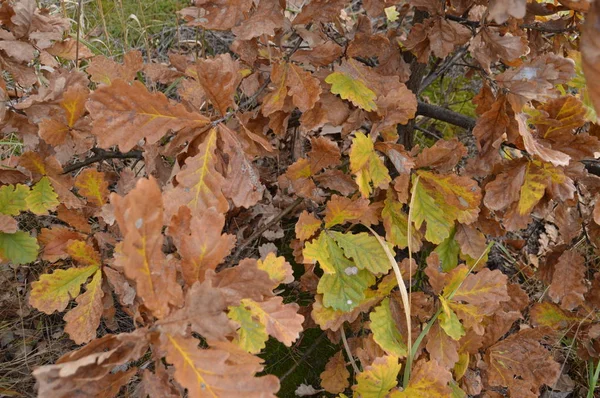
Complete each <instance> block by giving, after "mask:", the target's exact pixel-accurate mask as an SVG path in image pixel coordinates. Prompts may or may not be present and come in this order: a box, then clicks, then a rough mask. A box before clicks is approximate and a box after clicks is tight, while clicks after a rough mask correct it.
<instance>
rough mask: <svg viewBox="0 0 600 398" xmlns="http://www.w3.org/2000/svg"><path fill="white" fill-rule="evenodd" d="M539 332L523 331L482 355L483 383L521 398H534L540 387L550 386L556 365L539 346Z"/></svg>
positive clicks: (555, 372) (553, 378)
mask: <svg viewBox="0 0 600 398" xmlns="http://www.w3.org/2000/svg"><path fill="white" fill-rule="evenodd" d="M541 337H543V335H542V334H541V332H539V331H537V330H536V329H525V330H521V331H519V332H517V333H515V334H512V335H510V336H509V337H507V338H506V339H504V340H502V341H500V342H498V343H496V344H494V345H493V346H491V347H490V348H489V349H488V350H487V351H486V353H485V363H486V365H487V371H486V376H487V382H488V383H489V384H490V386H498V387H508V391H509V392H510V393H511V395H512V394H517V395H519V396H522V397H525V396H527V397H532V398H533V397H537V396H539V389H540V387H541V386H542V385H544V384H546V385H553V384H554V383H555V382H556V380H557V379H558V376H559V375H560V364H559V363H558V362H556V361H555V360H554V359H553V358H552V354H551V353H550V352H549V351H548V350H547V349H546V348H544V347H543V346H542V345H541V344H540V338H541Z"/></svg>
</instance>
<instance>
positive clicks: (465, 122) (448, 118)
mask: <svg viewBox="0 0 600 398" xmlns="http://www.w3.org/2000/svg"><path fill="white" fill-rule="evenodd" d="M417 115H421V116H427V117H430V118H432V119H436V120H441V121H442V122H446V123H450V124H453V125H455V126H459V127H462V128H465V129H467V130H470V129H472V128H473V127H475V119H473V118H471V117H469V116H465V115H463V114H461V113H458V112H454V111H453V110H450V109H446V108H442V107H441V106H438V105H431V104H426V103H424V102H421V101H419V105H418V107H417Z"/></svg>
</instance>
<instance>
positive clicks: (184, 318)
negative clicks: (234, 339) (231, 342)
mask: <svg viewBox="0 0 600 398" xmlns="http://www.w3.org/2000/svg"><path fill="white" fill-rule="evenodd" d="M226 310H227V303H226V301H225V296H224V295H223V293H222V292H221V291H220V290H219V289H217V288H214V287H212V286H211V285H210V283H208V282H206V281H204V282H202V283H200V282H196V283H194V284H193V285H192V286H191V287H190V288H189V289H188V290H187V292H186V294H185V304H184V306H183V307H182V308H180V309H178V310H175V311H173V312H172V313H171V314H169V316H167V317H166V318H164V319H161V320H160V321H158V322H157V323H156V324H157V325H158V327H159V329H160V330H161V331H162V332H165V333H170V334H179V335H185V333H187V330H188V325H190V326H191V329H192V330H193V331H194V332H196V333H198V334H200V335H201V336H202V337H204V338H205V339H208V340H213V341H217V340H223V339H226V336H227V335H229V334H231V333H233V332H234V331H235V328H234V325H233V324H232V322H230V321H229V319H228V318H227V315H226V313H225V312H226Z"/></svg>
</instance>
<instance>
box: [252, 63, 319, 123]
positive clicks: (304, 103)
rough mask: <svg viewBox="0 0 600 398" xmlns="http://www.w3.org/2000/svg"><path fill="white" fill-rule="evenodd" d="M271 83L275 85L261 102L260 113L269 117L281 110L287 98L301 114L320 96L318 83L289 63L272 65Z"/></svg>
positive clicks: (308, 74) (307, 73)
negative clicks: (289, 98)
mask: <svg viewBox="0 0 600 398" xmlns="http://www.w3.org/2000/svg"><path fill="white" fill-rule="evenodd" d="M271 81H272V82H273V84H274V85H275V88H274V90H273V91H272V92H270V93H269V94H267V96H266V97H265V99H264V101H263V107H262V113H263V115H265V116H269V115H271V114H272V113H274V112H276V111H280V110H282V109H283V106H284V103H285V100H286V98H287V97H291V100H292V103H293V104H294V106H296V107H297V108H298V109H299V110H300V111H301V112H306V111H308V110H310V109H312V108H313V107H314V106H315V104H316V103H317V101H318V100H319V96H320V95H321V85H320V84H319V81H318V80H317V79H316V78H315V77H313V76H312V75H311V74H310V73H309V72H307V71H305V70H304V69H302V68H300V67H299V66H297V65H294V64H292V63H289V62H283V63H275V64H273V71H272V72H271Z"/></svg>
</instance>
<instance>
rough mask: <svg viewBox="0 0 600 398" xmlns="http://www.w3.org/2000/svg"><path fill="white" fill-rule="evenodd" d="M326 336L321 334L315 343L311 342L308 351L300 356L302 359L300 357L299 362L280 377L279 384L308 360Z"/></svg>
mask: <svg viewBox="0 0 600 398" xmlns="http://www.w3.org/2000/svg"><path fill="white" fill-rule="evenodd" d="M325 336H326V334H325V332H323V333H321V334H320V335H319V337H317V338H316V339H315V341H313V343H312V344H311V346H310V347H308V350H306V351H305V352H304V354H302V357H300V359H299V360H297V361H296V363H295V364H294V366H292V367H291V368H290V369H288V371H287V372H285V373H284V374H283V376H281V377H280V378H279V382H280V383H281V382H282V381H284V380H285V379H287V378H288V376H289V375H291V374H292V373H294V371H295V370H296V369H297V368H298V366H300V365H301V364H302V363H303V362H304V361H306V359H307V358H308V356H309V355H310V354H312V352H313V351H314V350H315V349H316V348H317V347H318V346H319V344H321V341H323V339H324V338H325Z"/></svg>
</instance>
